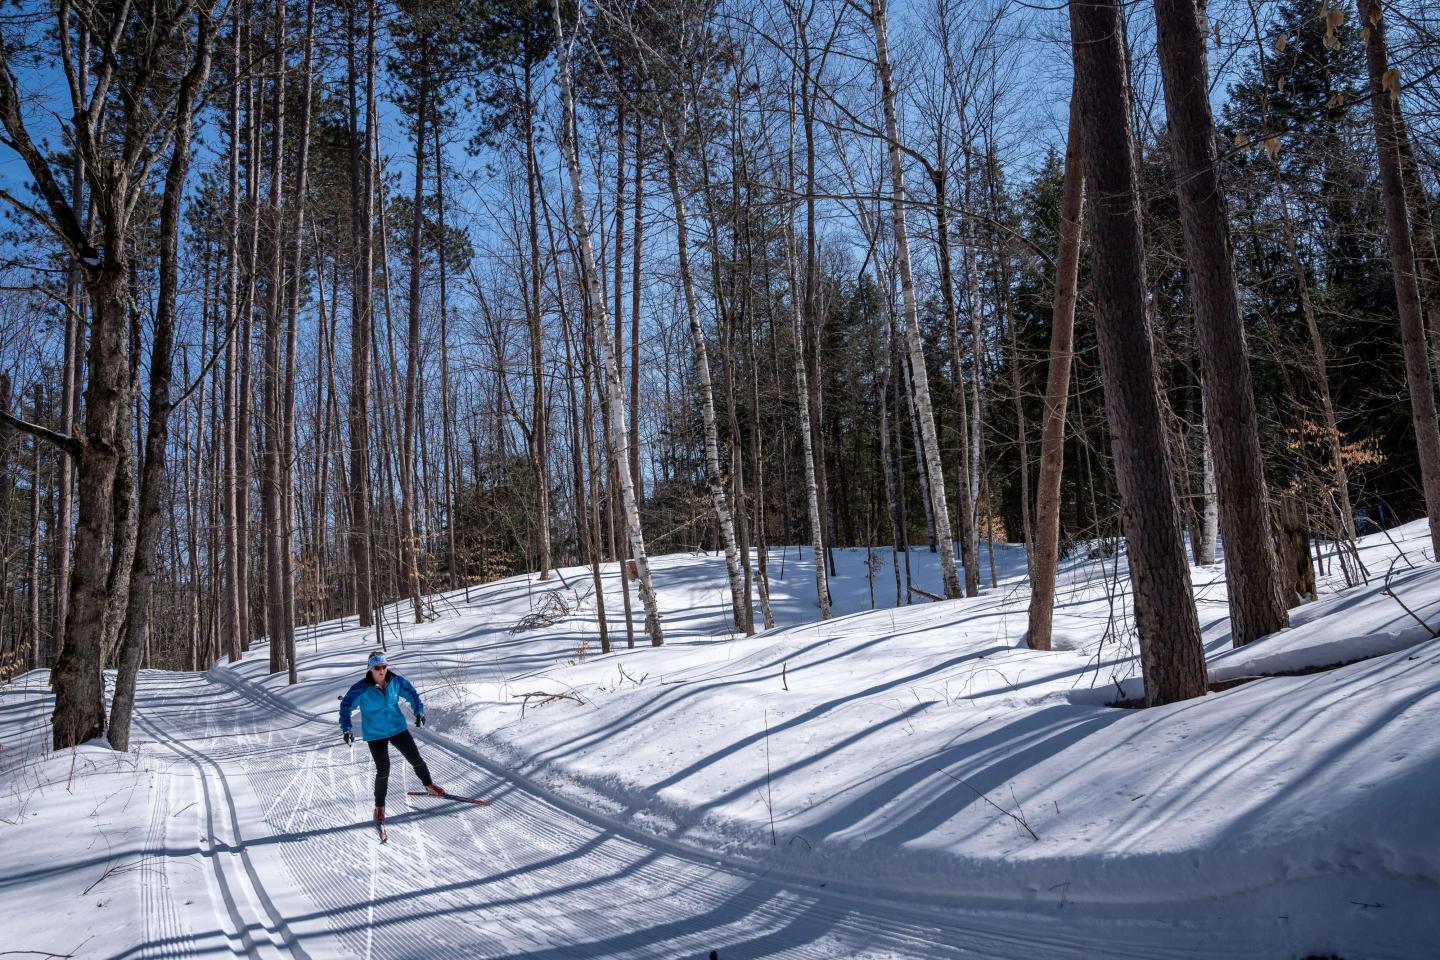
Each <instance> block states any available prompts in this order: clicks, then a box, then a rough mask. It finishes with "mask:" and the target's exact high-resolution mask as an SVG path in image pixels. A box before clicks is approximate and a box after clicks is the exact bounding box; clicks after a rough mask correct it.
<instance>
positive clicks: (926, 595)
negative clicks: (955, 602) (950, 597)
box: [910, 583, 945, 601]
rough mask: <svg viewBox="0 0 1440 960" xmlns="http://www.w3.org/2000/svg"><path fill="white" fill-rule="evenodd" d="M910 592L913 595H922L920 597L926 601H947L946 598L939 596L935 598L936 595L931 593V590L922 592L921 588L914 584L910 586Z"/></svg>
mask: <svg viewBox="0 0 1440 960" xmlns="http://www.w3.org/2000/svg"><path fill="white" fill-rule="evenodd" d="M910 592H911V593H918V594H920V596H922V597H924V598H925V599H926V600H931V601H940V600H944V599H945V598H944V597H937V596H935V594H933V593H931V592H930V591H929V590H921V589H920V588H919V587H917V586H915V584H913V583H912V584H910Z"/></svg>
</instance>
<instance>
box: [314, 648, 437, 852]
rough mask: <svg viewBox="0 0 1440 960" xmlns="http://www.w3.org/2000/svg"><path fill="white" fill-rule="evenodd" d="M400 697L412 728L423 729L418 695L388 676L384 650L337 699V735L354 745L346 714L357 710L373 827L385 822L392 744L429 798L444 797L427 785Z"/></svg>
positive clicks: (426, 773)
mask: <svg viewBox="0 0 1440 960" xmlns="http://www.w3.org/2000/svg"><path fill="white" fill-rule="evenodd" d="M401 697H404V698H405V699H406V700H408V701H410V709H411V710H412V711H413V712H414V714H415V726H417V727H423V726H425V706H424V704H422V703H421V702H420V694H419V693H417V692H415V687H414V685H412V684H411V683H410V681H409V680H406V679H405V678H404V677H402V676H400V674H398V673H392V672H391V671H390V663H389V661H388V660H386V659H385V653H384V651H381V650H376V651H375V652H374V653H372V654H370V659H369V661H368V662H367V664H366V670H365V676H364V677H362V678H361V679H360V680H357V681H356V682H355V685H354V686H352V687H351V688H350V690H349V691H348V692H347V693H346V694H345V696H344V697H342V698H341V699H340V732H341V733H342V734H344V737H345V742H346V743H354V742H355V734H353V733H352V732H351V731H350V713H351V711H352V710H357V709H358V710H359V711H360V736H361V738H362V739H364V741H365V745H366V746H368V747H369V748H370V756H371V758H372V759H373V760H374V761H375V822H376V823H377V824H378V823H381V822H382V821H384V819H385V793H386V791H387V789H388V788H389V786H390V744H392V743H393V744H395V749H397V750H399V751H400V755H401V756H403V757H404V758H405V759H406V760H408V761H409V762H410V766H412V767H414V768H415V774H416V776H418V777H419V778H420V782H421V783H423V784H424V785H425V789H426V790H427V791H428V792H429V793H430V794H431V795H432V796H436V797H443V796H445V791H444V790H441V789H440V788H439V787H437V786H435V784H434V783H433V782H431V780H430V768H429V767H427V766H425V761H424V760H422V759H421V758H420V748H419V747H417V746H416V745H415V738H414V737H412V736H410V731H409V729H408V727H407V724H406V722H405V714H403V713H401V712H400V698H401Z"/></svg>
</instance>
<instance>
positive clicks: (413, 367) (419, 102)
mask: <svg viewBox="0 0 1440 960" xmlns="http://www.w3.org/2000/svg"><path fill="white" fill-rule="evenodd" d="M418 60H419V70H420V76H419V78H418V79H417V81H416V109H415V116H414V117H413V118H412V122H413V123H414V124H415V177H414V179H415V183H414V194H413V201H412V203H411V205H410V290H409V304H408V307H409V311H408V319H409V324H408V325H407V327H406V334H407V335H406V338H405V344H406V350H405V400H404V422H403V423H402V425H401V433H400V449H399V453H400V565H401V577H402V578H403V580H404V582H405V593H406V594H407V595H408V596H409V597H410V606H411V608H412V612H413V615H414V617H415V622H416V623H424V622H425V610H424V608H423V607H422V606H421V604H420V568H419V565H418V563H417V561H416V552H417V550H416V548H417V542H416V526H415V445H416V436H415V410H416V405H417V398H418V394H419V391H420V264H421V254H422V250H421V243H420V241H421V237H422V236H423V229H422V228H423V227H424V223H425V132H426V131H425V123H426V119H427V115H428V113H429V110H428V107H429V103H430V76H429V70H428V67H427V64H428V62H429V44H428V42H422V43H421V45H420V51H419V54H418ZM441 242H442V243H443V242H444V241H443V239H442V241H441Z"/></svg>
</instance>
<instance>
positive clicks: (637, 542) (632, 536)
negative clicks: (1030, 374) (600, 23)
mask: <svg viewBox="0 0 1440 960" xmlns="http://www.w3.org/2000/svg"><path fill="white" fill-rule="evenodd" d="M550 10H551V15H552V17H553V19H554V23H555V34H556V37H557V38H558V40H559V43H558V48H559V51H560V63H559V67H558V69H559V72H560V86H561V92H562V94H563V96H564V106H565V115H564V121H563V122H564V125H565V128H564V135H563V136H562V138H561V142H562V147H563V152H564V154H565V165H566V167H567V168H568V171H569V175H570V191H571V194H572V195H573V203H572V206H571V211H570V215H571V217H573V218H574V221H575V234H576V237H577V238H578V241H579V245H580V269H581V273H582V274H583V278H582V279H583V282H584V290H585V299H586V303H587V304H588V306H589V309H590V314H591V316H592V317H593V318H594V321H595V329H596V334H597V336H598V338H599V341H600V353H601V360H602V362H603V364H604V367H605V377H606V380H607V381H608V390H609V394H610V397H611V399H612V402H611V404H610V417H609V430H608V431H607V433H608V435H609V440H610V453H611V459H612V460H613V461H614V464H615V470H616V473H617V474H618V475H619V479H620V495H621V499H622V505H623V509H624V512H625V527H626V532H627V533H628V535H629V540H630V550H631V553H632V555H633V560H632V562H633V563H634V564H635V569H636V573H637V574H638V575H639V579H640V599H641V601H642V602H643V603H644V605H645V629H646V631H647V632H648V633H649V634H650V643H651V644H653V645H654V646H657V647H658V646H660V645H661V644H662V643H664V642H665V637H664V633H663V630H662V627H661V623H660V608H659V605H658V604H657V602H656V598H655V587H654V585H653V584H652V583H651V580H650V561H649V557H648V556H647V555H646V553H645V534H644V532H643V531H642V530H641V527H640V510H639V506H638V505H637V504H636V502H635V486H634V483H633V482H632V479H631V471H630V461H629V459H628V451H629V447H630V435H629V429H628V427H627V425H626V423H625V411H624V407H623V404H622V403H621V401H622V400H623V399H624V396H625V393H624V388H623V387H622V386H621V384H620V369H619V367H618V365H617V364H616V362H615V348H614V345H613V344H612V343H611V342H610V330H609V317H608V316H607V315H606V314H607V313H608V311H607V310H606V308H605V300H604V298H603V297H602V296H601V295H600V275H599V273H598V272H597V271H598V269H599V267H598V265H597V264H596V262H595V251H594V248H593V246H592V245H591V242H590V227H589V224H588V223H587V221H586V215H585V190H584V187H583V186H582V183H581V179H580V156H579V150H580V147H579V144H578V143H577V136H576V124H575V97H574V94H573V92H572V90H571V81H570V58H569V53H568V50H567V48H566V46H565V44H566V42H567V41H566V39H565V31H564V28H563V26H562V25H561V20H560V3H559V0H551V4H550Z"/></svg>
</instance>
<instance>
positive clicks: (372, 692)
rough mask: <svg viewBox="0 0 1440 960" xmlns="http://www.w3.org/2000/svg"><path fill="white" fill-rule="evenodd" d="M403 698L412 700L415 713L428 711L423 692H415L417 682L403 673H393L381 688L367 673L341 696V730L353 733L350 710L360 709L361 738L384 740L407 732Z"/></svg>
mask: <svg viewBox="0 0 1440 960" xmlns="http://www.w3.org/2000/svg"><path fill="white" fill-rule="evenodd" d="M401 697H404V698H405V699H406V700H408V701H410V709H411V710H412V711H414V713H415V716H417V717H418V716H420V715H421V714H422V713H424V712H425V705H424V704H422V703H421V702H420V694H419V693H417V692H416V691H415V687H414V685H412V684H411V683H410V681H409V680H406V679H405V678H404V677H402V676H400V674H398V673H392V674H390V676H389V677H387V678H386V682H385V688H384V689H383V690H382V689H381V688H380V687H378V686H376V685H375V681H374V680H373V679H371V677H370V674H369V673H366V674H365V676H364V678H363V679H361V680H357V681H356V682H355V685H354V686H352V687H351V688H350V689H349V691H347V692H346V694H345V696H343V697H341V698H340V730H341V732H342V733H349V732H350V713H351V712H352V711H354V710H359V711H360V737H361V739H362V740H384V739H385V738H386V737H393V736H395V735H396V734H397V733H404V732H405V730H406V726H407V725H406V723H405V714H403V713H401V712H400V698H401Z"/></svg>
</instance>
